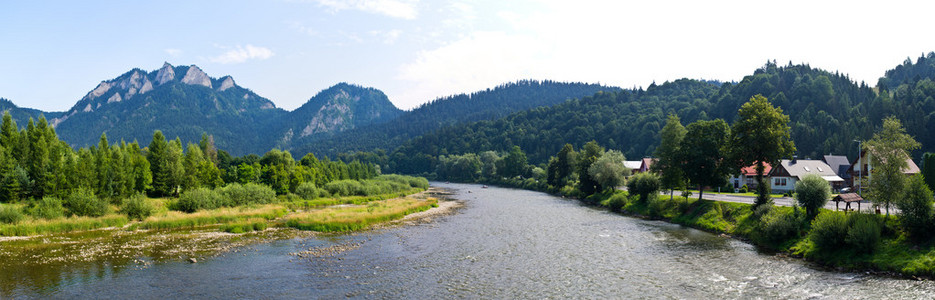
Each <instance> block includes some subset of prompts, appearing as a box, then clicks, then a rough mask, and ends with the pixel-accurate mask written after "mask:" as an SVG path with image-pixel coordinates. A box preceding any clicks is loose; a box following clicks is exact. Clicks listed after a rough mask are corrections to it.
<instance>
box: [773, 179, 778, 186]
mask: <svg viewBox="0 0 935 300" xmlns="http://www.w3.org/2000/svg"><path fill="white" fill-rule="evenodd" d="M773 185H776V186H778V185H779V178H776V182H774V183H773Z"/></svg>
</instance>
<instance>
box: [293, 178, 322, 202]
mask: <svg viewBox="0 0 935 300" xmlns="http://www.w3.org/2000/svg"><path fill="white" fill-rule="evenodd" d="M295 194H296V195H299V197H302V199H305V200H312V199H315V198H318V195H319V193H318V187H316V186H315V184H314V183H311V182H303V183H302V184H300V185H299V186H298V187H296V188H295Z"/></svg>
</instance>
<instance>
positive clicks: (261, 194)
mask: <svg viewBox="0 0 935 300" xmlns="http://www.w3.org/2000/svg"><path fill="white" fill-rule="evenodd" d="M216 192H217V193H218V194H219V195H220V196H221V200H220V201H219V202H218V205H217V206H216V207H222V206H241V205H249V204H268V203H270V202H273V199H276V192H275V191H273V189H272V188H270V187H269V186H266V185H262V184H256V183H252V182H251V183H247V184H245V185H240V184H237V183H233V184H229V185H227V186H225V187H222V188H219V189H217V190H216Z"/></svg>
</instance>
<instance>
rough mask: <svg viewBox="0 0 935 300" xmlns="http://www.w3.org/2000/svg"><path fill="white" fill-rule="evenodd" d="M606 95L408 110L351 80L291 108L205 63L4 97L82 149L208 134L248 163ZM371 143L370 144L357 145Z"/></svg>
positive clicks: (556, 88)
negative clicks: (73, 91) (67, 101)
mask: <svg viewBox="0 0 935 300" xmlns="http://www.w3.org/2000/svg"><path fill="white" fill-rule="evenodd" d="M604 89H615V88H611V87H603V86H600V85H594V84H584V83H557V82H549V81H547V82H537V81H522V82H518V83H515V84H506V85H502V86H499V87H497V88H494V89H493V90H489V89H488V90H486V91H482V92H478V93H474V94H471V95H457V96H451V97H446V98H441V99H438V100H435V101H432V102H430V103H427V104H424V105H422V106H420V107H419V108H416V109H414V110H412V111H402V110H400V109H399V108H397V107H396V106H395V105H393V103H392V102H390V100H389V99H388V98H387V96H386V95H385V94H384V93H383V92H381V91H380V90H377V89H374V88H369V87H361V86H358V85H353V84H348V83H343V82H342V83H338V84H336V85H334V86H332V87H330V88H327V89H325V90H323V91H320V92H318V93H317V94H316V95H315V96H314V97H312V98H310V99H309V100H308V101H307V102H306V103H305V104H304V105H302V106H301V107H299V108H297V109H295V110H293V111H286V110H284V109H281V108H278V107H276V105H275V104H274V103H273V102H272V101H270V100H269V99H266V98H264V97H262V96H260V95H257V94H256V93H254V92H253V91H251V90H249V89H247V88H243V87H241V86H239V85H237V83H236V82H235V81H234V78H233V77H231V76H223V77H220V78H215V77H211V76H209V75H208V74H206V73H205V72H204V71H202V70H201V68H199V67H198V66H195V65H191V66H173V65H171V64H169V63H168V62H167V63H165V64H164V65H163V66H162V67H161V68H159V69H158V70H154V71H151V72H147V71H145V70H141V69H138V68H136V69H132V70H130V71H128V72H126V73H124V74H122V75H120V76H117V77H116V78H114V79H110V80H105V81H101V83H99V84H98V85H97V86H96V87H94V88H93V89H91V90H90V91H89V92H88V93H87V94H86V95H84V97H82V98H81V99H79V100H78V101H77V103H75V105H74V106H72V107H71V108H70V109H68V110H67V111H64V112H43V111H39V110H35V109H30V108H22V107H17V106H16V105H14V104H13V103H12V102H11V101H9V100H7V99H2V98H0V110H6V111H10V113H11V115H12V116H13V119H14V120H15V121H17V123H18V124H19V126H21V127H23V126H25V125H26V122H28V120H29V119H30V118H33V119H38V118H39V117H44V118H46V119H47V120H48V121H49V123H50V124H52V125H53V126H54V127H55V130H56V132H57V133H58V135H59V136H60V138H61V139H62V140H64V141H66V142H68V143H69V144H71V145H73V146H75V147H84V146H90V145H96V144H97V143H98V141H99V139H100V136H101V134H106V135H107V137H108V139H109V140H110V141H119V140H125V141H134V140H136V141H139V142H140V143H141V144H143V145H146V144H148V143H149V141H150V139H151V137H152V134H153V131H155V130H161V131H162V132H163V133H164V134H165V135H166V136H167V137H169V138H174V137H179V138H180V139H181V140H182V141H183V142H196V141H198V140H199V139H200V137H201V135H202V134H203V133H208V134H210V135H213V137H214V141H215V143H216V145H217V146H218V147H219V148H220V149H223V150H226V151H228V152H229V153H231V154H233V155H238V156H239V155H245V154H249V153H258V154H262V153H264V152H266V151H268V150H270V149H272V148H279V149H287V150H293V152H294V154H295V155H303V154H305V153H308V152H312V151H315V152H316V153H322V154H326V155H331V154H336V153H339V152H345V151H355V150H373V149H375V148H383V149H388V147H389V146H393V145H399V144H401V143H402V142H404V141H406V140H408V139H409V138H411V137H413V136H417V135H419V134H422V133H424V132H428V131H431V130H434V129H437V128H440V127H442V126H445V125H452V124H455V123H459V122H470V121H478V120H485V119H493V118H499V117H503V116H506V115H507V114H509V113H512V112H515V111H520V110H525V109H529V108H532V107H537V106H542V105H554V104H557V103H560V102H563V101H565V100H568V99H572V98H579V97H583V96H587V95H590V94H593V93H595V92H597V91H599V90H604ZM384 124H387V126H384ZM347 132H352V133H351V134H344V133H347ZM364 137H366V138H367V139H368V141H369V142H368V143H366V144H360V143H358V142H356V141H362V139H363V138H364ZM325 146H327V147H325ZM370 146H373V147H370ZM389 150H392V149H389Z"/></svg>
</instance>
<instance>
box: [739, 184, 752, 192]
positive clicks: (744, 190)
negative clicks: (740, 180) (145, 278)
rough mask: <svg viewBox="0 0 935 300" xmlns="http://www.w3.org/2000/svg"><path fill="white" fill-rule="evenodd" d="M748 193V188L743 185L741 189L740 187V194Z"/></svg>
mask: <svg viewBox="0 0 935 300" xmlns="http://www.w3.org/2000/svg"><path fill="white" fill-rule="evenodd" d="M749 191H750V188H748V187H747V185H746V184H744V185H743V186H742V187H740V192H741V193H746V192H749Z"/></svg>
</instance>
